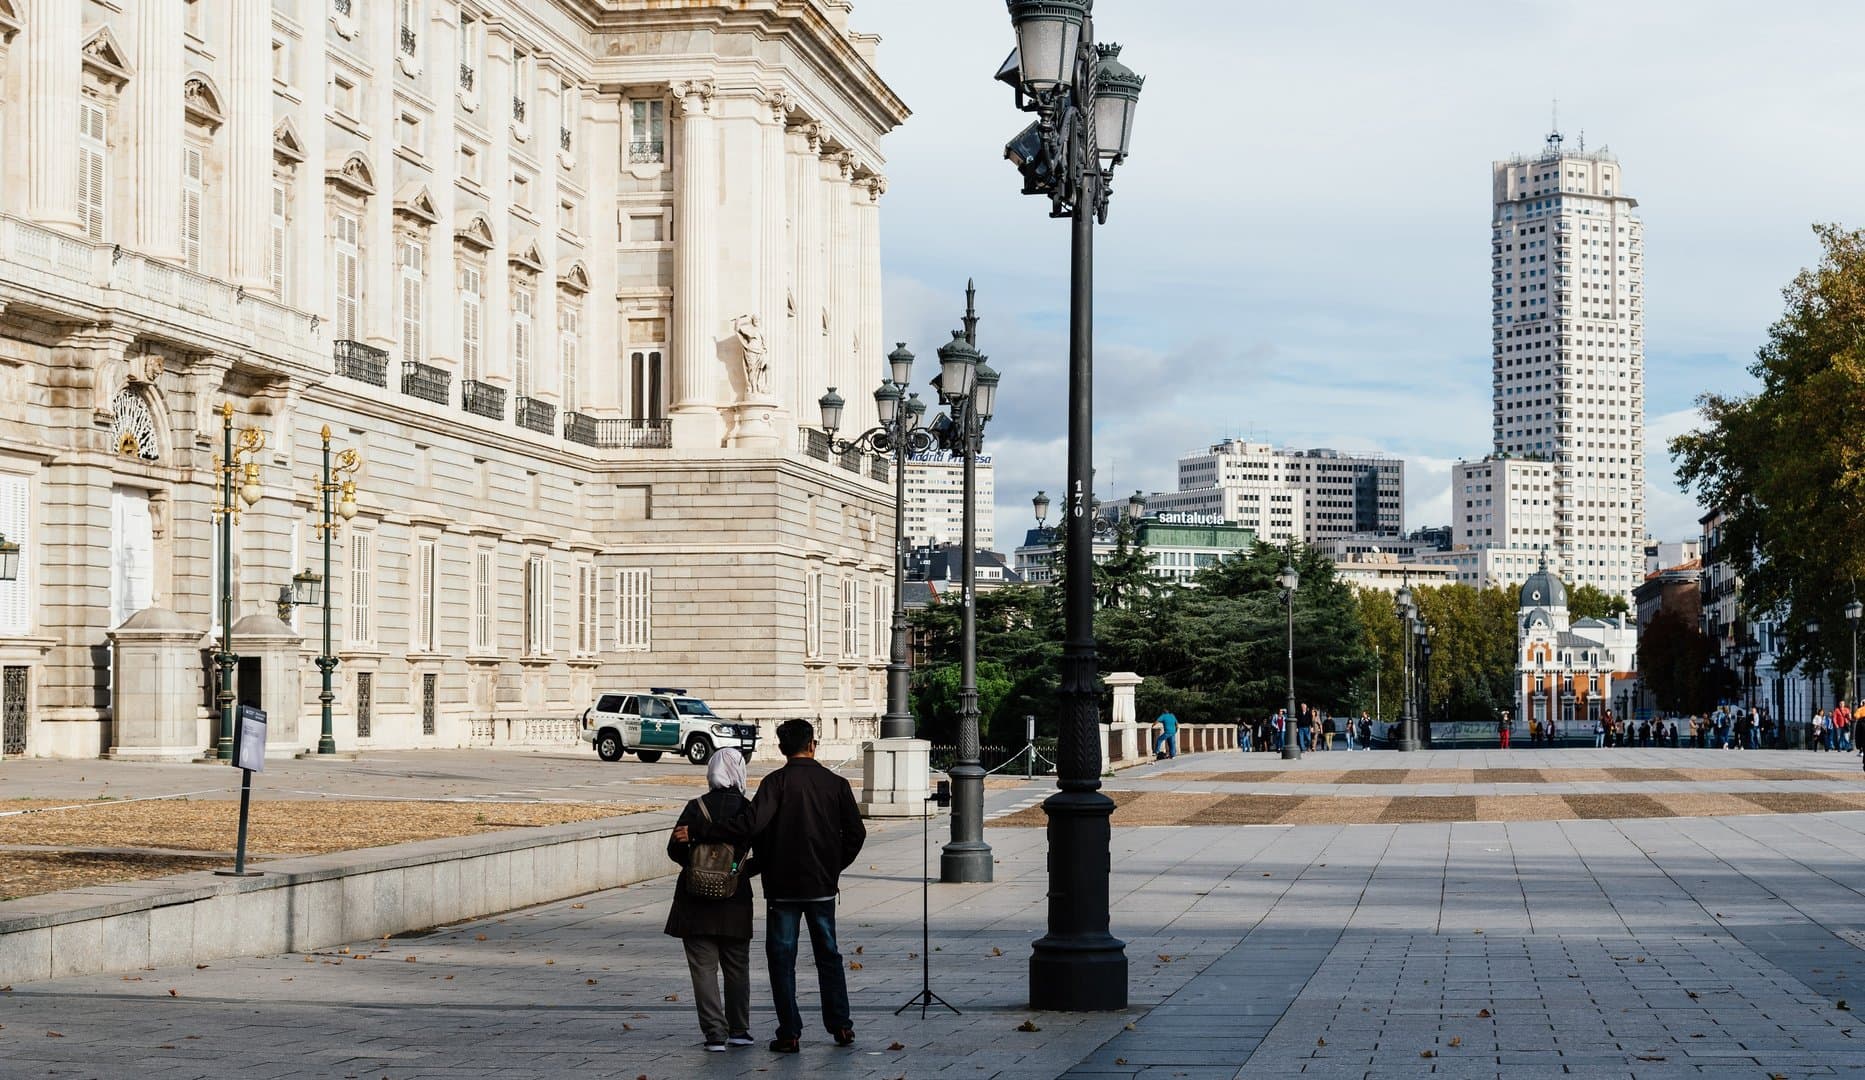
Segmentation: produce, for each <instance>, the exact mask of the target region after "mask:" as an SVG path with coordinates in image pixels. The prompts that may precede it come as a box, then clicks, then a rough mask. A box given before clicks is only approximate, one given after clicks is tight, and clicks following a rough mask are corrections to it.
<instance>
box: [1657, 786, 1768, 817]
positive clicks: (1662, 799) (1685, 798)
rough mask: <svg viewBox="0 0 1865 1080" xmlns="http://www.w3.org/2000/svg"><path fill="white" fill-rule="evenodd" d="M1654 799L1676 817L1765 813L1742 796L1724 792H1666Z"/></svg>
mask: <svg viewBox="0 0 1865 1080" xmlns="http://www.w3.org/2000/svg"><path fill="white" fill-rule="evenodd" d="M1652 798H1653V799H1656V800H1657V801H1658V804H1659V805H1660V806H1663V807H1664V808H1665V809H1667V810H1668V811H1670V813H1671V815H1672V816H1674V817H1740V816H1742V815H1744V814H1759V813H1763V812H1764V811H1763V810H1762V808H1761V807H1759V806H1757V805H1756V804H1754V803H1753V802H1750V801H1749V800H1747V799H1744V798H1742V797H1741V796H1740V795H1732V794H1729V793H1727V792H1722V791H1694V792H1665V793H1664V794H1662V795H1653V796H1652Z"/></svg>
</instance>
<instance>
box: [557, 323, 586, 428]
mask: <svg viewBox="0 0 1865 1080" xmlns="http://www.w3.org/2000/svg"><path fill="white" fill-rule="evenodd" d="M581 321H582V318H581V313H580V312H579V311H578V310H577V307H576V305H575V304H573V303H568V302H566V303H565V304H564V305H563V306H562V307H561V308H559V309H558V312H557V329H558V334H557V359H558V363H559V364H560V365H561V369H560V370H561V372H562V374H563V408H564V411H565V412H576V411H577V410H578V409H580V408H581V407H582V393H581V388H580V387H579V386H578V385H577V378H578V375H579V372H578V370H577V368H578V363H577V361H578V360H579V358H580V357H581V354H582V345H581V343H580V339H579V338H578V335H577V328H578V326H579V324H580V323H581Z"/></svg>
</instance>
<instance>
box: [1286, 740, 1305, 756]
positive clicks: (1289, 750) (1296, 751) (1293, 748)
mask: <svg viewBox="0 0 1865 1080" xmlns="http://www.w3.org/2000/svg"><path fill="white" fill-rule="evenodd" d="M1301 759H1302V744H1301V743H1300V742H1299V741H1298V740H1297V739H1284V740H1283V741H1282V760H1284V761H1300V760H1301Z"/></svg>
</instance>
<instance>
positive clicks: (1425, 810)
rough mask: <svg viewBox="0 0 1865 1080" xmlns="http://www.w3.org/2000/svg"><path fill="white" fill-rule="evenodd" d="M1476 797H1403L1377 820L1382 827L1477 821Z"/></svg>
mask: <svg viewBox="0 0 1865 1080" xmlns="http://www.w3.org/2000/svg"><path fill="white" fill-rule="evenodd" d="M1476 819H1477V818H1476V796H1475V795H1401V796H1399V797H1398V798H1395V799H1393V800H1392V801H1391V802H1390V803H1388V804H1387V805H1386V808H1385V809H1384V810H1382V811H1381V812H1380V815H1379V817H1378V818H1377V819H1376V820H1377V821H1378V822H1379V823H1380V824H1382V825H1391V824H1399V823H1404V822H1413V821H1475V820H1476Z"/></svg>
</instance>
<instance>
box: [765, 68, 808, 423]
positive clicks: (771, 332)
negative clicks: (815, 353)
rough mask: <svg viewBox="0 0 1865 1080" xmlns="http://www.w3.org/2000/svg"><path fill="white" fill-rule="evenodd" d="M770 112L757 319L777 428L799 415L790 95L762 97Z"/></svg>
mask: <svg viewBox="0 0 1865 1080" xmlns="http://www.w3.org/2000/svg"><path fill="white" fill-rule="evenodd" d="M765 104H766V105H768V106H769V108H770V113H769V115H768V116H766V117H765V118H764V119H765V123H764V124H763V125H762V127H763V130H762V131H760V132H759V139H760V145H759V150H760V161H759V168H758V185H759V188H758V194H759V196H760V199H759V203H760V205H759V207H758V216H759V219H760V223H761V224H762V226H763V228H762V230H761V233H762V235H761V237H760V239H759V245H758V251H759V255H760V259H759V262H760V263H761V265H760V266H759V268H758V320H759V322H761V323H762V324H763V329H764V343H765V346H766V348H768V349H769V350H770V351H769V354H768V355H769V357H770V364H771V394H772V396H773V397H774V398H775V399H776V400H777V401H778V402H779V404H780V406H781V408H780V409H779V410H778V411H776V412H775V414H774V416H773V420H774V422H776V423H777V424H778V426H779V427H782V426H783V424H784V418H785V415H786V414H787V415H789V416H798V415H801V414H802V408H801V403H800V402H799V401H798V400H797V397H796V386H797V380H796V372H797V350H796V344H795V334H794V333H792V330H793V324H792V322H791V320H790V319H789V318H788V317H787V316H786V314H785V308H786V305H787V303H788V301H787V299H786V292H787V286H788V284H789V280H790V266H791V259H790V248H789V243H788V240H787V238H786V236H785V229H784V222H785V219H786V218H787V217H788V210H789V202H788V194H789V192H788V188H789V172H790V170H789V162H788V161H786V160H785V157H784V138H785V136H784V119H785V117H786V115H787V114H788V113H789V111H790V105H791V101H790V95H788V94H786V93H784V92H782V91H777V92H774V93H772V94H770V95H768V96H767V97H766V98H765Z"/></svg>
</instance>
